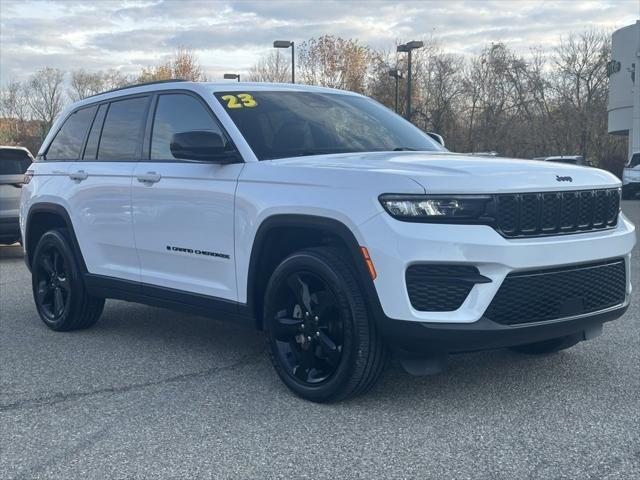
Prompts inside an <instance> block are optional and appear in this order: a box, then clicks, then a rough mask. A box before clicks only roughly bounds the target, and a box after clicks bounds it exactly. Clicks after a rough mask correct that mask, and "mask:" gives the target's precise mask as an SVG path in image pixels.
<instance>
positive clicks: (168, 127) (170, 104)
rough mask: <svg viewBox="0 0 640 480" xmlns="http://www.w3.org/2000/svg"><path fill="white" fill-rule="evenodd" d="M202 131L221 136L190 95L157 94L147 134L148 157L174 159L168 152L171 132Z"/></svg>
mask: <svg viewBox="0 0 640 480" xmlns="http://www.w3.org/2000/svg"><path fill="white" fill-rule="evenodd" d="M192 130H206V131H210V132H216V133H218V134H220V135H223V133H222V131H221V130H220V127H219V126H218V124H217V123H216V122H215V120H214V119H213V117H212V116H211V113H209V112H208V111H207V109H206V108H205V106H204V105H203V104H202V103H201V102H200V101H198V100H197V99H196V98H194V97H192V96H191V95H185V94H181V93H177V94H166V95H160V96H159V97H158V105H157V107H156V113H155V117H154V121H153V132H152V134H151V160H175V157H174V156H173V155H172V154H171V148H170V144H171V137H172V136H173V134H174V133H182V132H189V131H192Z"/></svg>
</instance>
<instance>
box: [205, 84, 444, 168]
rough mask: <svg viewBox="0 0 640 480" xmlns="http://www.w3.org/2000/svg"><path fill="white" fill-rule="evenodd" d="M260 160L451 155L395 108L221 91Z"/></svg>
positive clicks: (343, 98) (354, 99)
mask: <svg viewBox="0 0 640 480" xmlns="http://www.w3.org/2000/svg"><path fill="white" fill-rule="evenodd" d="M215 95H216V98H217V99H218V101H219V102H220V103H221V104H222V106H223V107H224V108H225V110H226V111H227V113H228V114H229V116H230V117H231V119H232V120H233V122H234V123H235V124H236V126H237V127H238V129H239V130H240V132H241V133H242V135H243V136H244V138H245V139H246V141H247V142H248V143H249V146H250V147H251V149H252V150H253V152H254V153H255V155H256V157H257V158H258V159H259V160H272V159H274V158H285V157H300V156H306V155H321V154H326V153H348V152H380V151H387V152H388V151H394V150H416V151H446V150H445V149H444V148H443V147H442V146H440V144H438V143H437V142H436V141H434V140H432V139H431V137H429V136H428V135H426V134H425V133H424V132H422V131H421V130H419V129H418V128H416V127H414V126H413V125H412V124H411V123H409V122H407V121H406V120H404V119H403V118H401V117H400V116H398V115H396V114H395V113H393V112H392V111H391V110H389V109H387V108H386V107H384V106H382V105H380V104H379V103H377V102H375V101H373V100H370V99H368V98H365V97H359V96H355V95H345V94H339V93H317V92H291V91H248V92H218V93H216V94H215Z"/></svg>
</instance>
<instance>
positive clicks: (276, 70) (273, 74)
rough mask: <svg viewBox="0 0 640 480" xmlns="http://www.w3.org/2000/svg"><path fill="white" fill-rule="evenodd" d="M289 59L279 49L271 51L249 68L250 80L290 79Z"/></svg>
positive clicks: (277, 80)
mask: <svg viewBox="0 0 640 480" xmlns="http://www.w3.org/2000/svg"><path fill="white" fill-rule="evenodd" d="M289 63H290V61H289V60H288V59H287V58H285V56H284V55H282V54H281V53H280V51H279V50H275V51H271V52H269V54H268V55H266V56H265V57H263V58H261V59H260V60H258V62H257V63H256V64H255V65H253V66H252V67H251V68H250V69H249V76H248V79H249V81H250V82H273V83H286V82H288V81H290V78H291V73H290V68H289Z"/></svg>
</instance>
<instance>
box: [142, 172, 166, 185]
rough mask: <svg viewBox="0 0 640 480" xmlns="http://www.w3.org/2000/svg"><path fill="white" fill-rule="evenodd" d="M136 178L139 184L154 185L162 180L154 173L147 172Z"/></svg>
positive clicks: (160, 176)
mask: <svg viewBox="0 0 640 480" xmlns="http://www.w3.org/2000/svg"><path fill="white" fill-rule="evenodd" d="M136 178H137V179H138V181H139V182H140V183H156V182H159V181H160V179H161V178H162V175H160V174H159V173H156V172H147V173H142V174H140V175H137V176H136Z"/></svg>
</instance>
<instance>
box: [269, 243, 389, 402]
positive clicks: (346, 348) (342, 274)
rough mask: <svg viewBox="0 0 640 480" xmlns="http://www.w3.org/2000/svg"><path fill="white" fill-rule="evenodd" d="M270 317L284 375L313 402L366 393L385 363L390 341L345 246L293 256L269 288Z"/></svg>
mask: <svg viewBox="0 0 640 480" xmlns="http://www.w3.org/2000/svg"><path fill="white" fill-rule="evenodd" d="M263 320H264V328H265V338H266V341H267V346H268V350H269V355H270V357H271V362H272V363H273V366H274V368H275V370H276V372H277V373H278V375H279V376H280V378H281V379H282V381H283V382H284V383H285V384H286V385H287V387H289V389H291V390H292V391H293V392H294V393H296V394H297V395H299V396H300V397H302V398H305V399H307V400H311V401H314V402H333V401H339V400H343V399H346V398H349V397H352V396H356V395H360V394H362V393H365V392H366V391H368V390H369V389H370V388H371V387H372V386H373V385H374V384H375V382H376V381H377V379H378V378H379V376H380V374H381V372H382V370H383V368H384V365H385V362H386V358H387V353H386V352H387V350H386V346H385V345H384V343H383V342H382V338H381V336H380V334H379V333H378V330H377V327H376V325H375V322H374V321H373V320H372V319H370V318H369V313H368V311H367V307H366V301H365V297H364V295H363V293H362V290H361V287H360V283H359V281H358V280H357V273H356V270H355V268H354V267H353V265H352V263H351V260H350V259H349V258H348V257H347V256H346V253H345V252H344V251H343V250H342V249H340V248H336V247H329V246H327V247H314V248H308V249H304V250H300V251H298V252H295V253H292V254H291V255H289V256H288V257H287V258H285V259H284V260H283V261H282V262H281V263H280V265H278V267H277V268H276V269H275V271H274V272H273V274H272V275H271V279H270V280H269V283H268V285H267V289H266V293H265V300H264V316H263Z"/></svg>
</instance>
